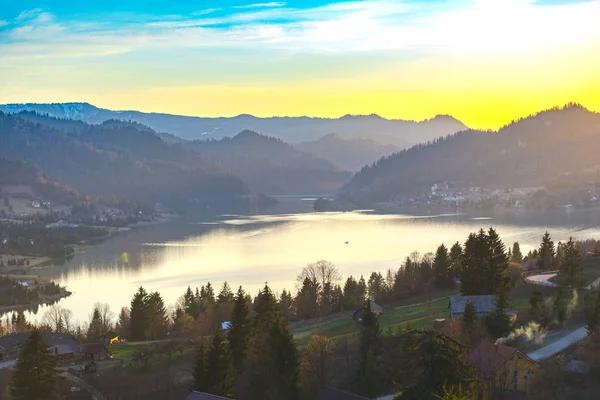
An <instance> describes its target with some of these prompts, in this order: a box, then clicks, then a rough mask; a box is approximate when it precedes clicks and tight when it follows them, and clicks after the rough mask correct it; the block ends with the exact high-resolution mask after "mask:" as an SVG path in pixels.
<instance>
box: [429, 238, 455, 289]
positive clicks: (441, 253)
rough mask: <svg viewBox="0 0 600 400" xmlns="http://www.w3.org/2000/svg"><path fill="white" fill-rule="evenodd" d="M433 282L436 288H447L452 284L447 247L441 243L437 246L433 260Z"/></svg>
mask: <svg viewBox="0 0 600 400" xmlns="http://www.w3.org/2000/svg"><path fill="white" fill-rule="evenodd" d="M433 283H434V285H435V287H436V289H448V288H451V287H452V286H453V284H452V271H451V263H450V257H449V255H448V249H447V248H446V246H444V245H443V244H442V245H441V246H440V247H438V249H437V251H436V253H435V260H434V262H433Z"/></svg>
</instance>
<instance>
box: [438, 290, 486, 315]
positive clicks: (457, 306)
mask: <svg viewBox="0 0 600 400" xmlns="http://www.w3.org/2000/svg"><path fill="white" fill-rule="evenodd" d="M496 299H497V296H495V295H491V294H488V295H483V296H450V304H449V305H448V308H449V309H450V312H451V313H453V314H454V313H463V312H464V311H465V306H466V305H467V303H468V302H469V301H470V302H472V303H473V304H474V305H475V309H476V310H477V313H489V312H492V311H493V310H494V307H495V305H496Z"/></svg>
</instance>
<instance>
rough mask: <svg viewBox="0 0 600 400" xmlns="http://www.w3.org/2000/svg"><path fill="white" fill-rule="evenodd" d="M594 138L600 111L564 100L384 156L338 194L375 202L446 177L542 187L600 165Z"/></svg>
mask: <svg viewBox="0 0 600 400" xmlns="http://www.w3.org/2000/svg"><path fill="white" fill-rule="evenodd" d="M597 143H600V113H594V112H591V111H589V110H587V109H585V108H584V107H582V106H580V105H578V104H568V105H567V106H565V107H555V108H553V109H550V110H546V111H542V112H539V113H537V114H534V115H531V116H529V117H526V118H522V119H519V120H517V121H514V122H513V123H511V124H508V125H506V126H504V127H503V128H501V129H500V130H498V131H489V132H482V131H475V130H465V131H462V132H458V133H456V134H454V135H451V136H448V137H446V138H440V139H437V140H434V141H431V142H429V143H425V144H419V145H416V146H413V147H412V148H410V149H407V150H402V151H400V152H398V153H395V154H392V155H390V156H387V157H383V158H381V159H380V160H379V161H377V162H376V163H374V164H372V165H370V166H365V167H364V168H363V169H362V170H361V171H360V172H359V173H357V174H356V175H355V176H354V177H353V179H352V180H351V181H350V182H348V183H347V184H346V185H345V186H344V187H343V188H342V190H341V191H340V193H341V194H344V195H346V196H349V197H351V198H353V199H355V200H357V201H361V202H363V203H374V202H384V201H393V200H394V199H396V198H398V197H408V196H413V195H418V194H422V193H424V192H427V191H428V190H429V188H430V187H431V186H432V185H433V184H435V183H441V182H444V181H452V182H455V183H457V184H458V185H463V186H485V187H496V188H500V189H503V188H506V187H528V186H540V185H544V184H545V183H546V182H548V180H551V179H554V178H556V177H557V176H559V175H561V174H565V173H578V172H581V171H585V170H587V169H589V168H592V167H595V166H598V165H600V157H599V155H598V150H597Z"/></svg>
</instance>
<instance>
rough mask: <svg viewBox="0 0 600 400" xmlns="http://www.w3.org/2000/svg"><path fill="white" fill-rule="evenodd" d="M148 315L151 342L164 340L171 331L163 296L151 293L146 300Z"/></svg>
mask: <svg viewBox="0 0 600 400" xmlns="http://www.w3.org/2000/svg"><path fill="white" fill-rule="evenodd" d="M146 310H147V315H148V333H149V335H150V340H158V339H164V338H165V337H167V332H168V330H169V317H168V316H167V309H166V307H165V302H164V301H163V299H162V296H161V295H160V293H158V292H154V293H150V295H149V296H148V297H147V300H146Z"/></svg>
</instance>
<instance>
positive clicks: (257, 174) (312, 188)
mask: <svg viewBox="0 0 600 400" xmlns="http://www.w3.org/2000/svg"><path fill="white" fill-rule="evenodd" d="M186 146H188V147H189V148H192V149H194V150H195V151H197V152H199V153H201V154H203V155H205V156H208V157H214V159H215V160H218V161H219V162H220V163H221V164H222V165H223V167H224V168H225V169H226V170H228V171H230V172H231V173H233V174H234V175H236V176H239V177H240V178H242V179H243V180H244V181H245V182H246V183H247V184H248V185H249V186H250V187H251V188H252V189H254V190H256V191H259V192H265V193H268V194H319V193H333V192H335V191H337V190H338V189H339V188H340V187H342V185H343V184H344V183H346V182H347V181H348V180H349V179H350V178H351V177H352V174H351V173H350V172H346V171H340V170H339V169H338V168H337V167H335V166H334V165H333V164H332V163H331V162H329V161H327V160H325V159H324V158H321V157H318V156H315V155H314V154H311V153H308V152H305V151H302V150H298V149H296V148H294V147H293V146H291V145H289V144H287V143H285V142H283V141H281V140H279V139H276V138H273V137H268V136H265V135H261V134H258V133H256V132H252V131H248V130H245V131H243V132H241V133H239V134H238V135H236V136H235V137H233V138H224V139H221V140H207V141H191V142H188V143H187V145H186Z"/></svg>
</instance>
